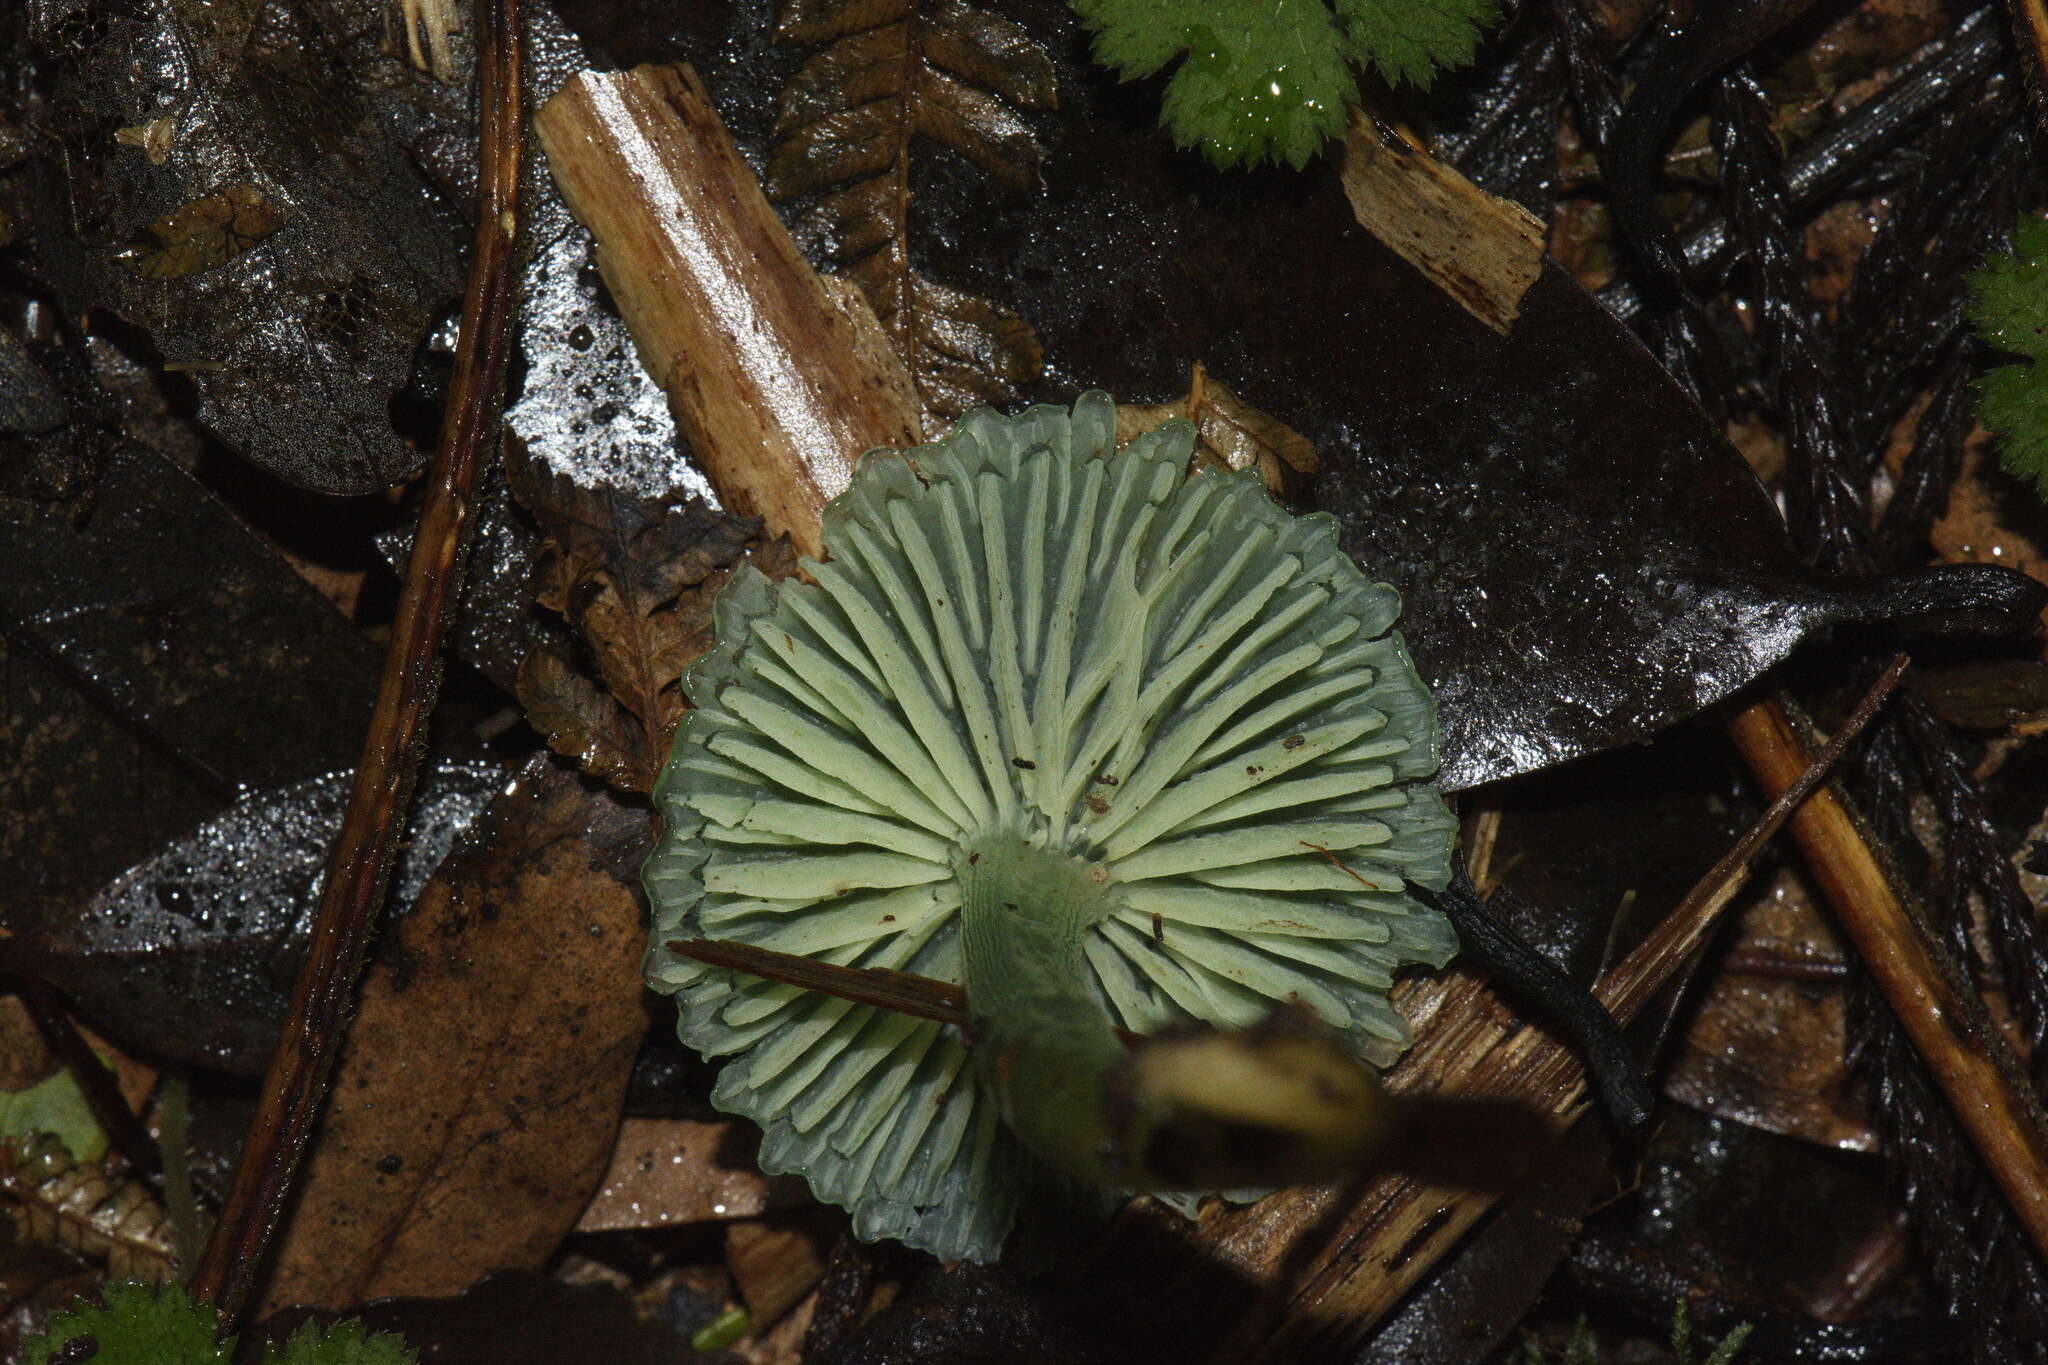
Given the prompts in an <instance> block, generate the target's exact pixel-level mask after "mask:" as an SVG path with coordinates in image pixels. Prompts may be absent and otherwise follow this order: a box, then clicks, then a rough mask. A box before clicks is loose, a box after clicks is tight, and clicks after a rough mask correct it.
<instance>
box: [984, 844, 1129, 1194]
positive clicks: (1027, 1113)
mask: <svg viewBox="0 0 2048 1365" xmlns="http://www.w3.org/2000/svg"><path fill="white" fill-rule="evenodd" d="M957 866H958V869H959V874H960V881H961V889H962V892H963V894H962V898H961V907H960V938H961V943H962V945H963V946H964V949H965V956H966V964H965V965H966V987H967V1006H968V1017H969V1021H970V1027H971V1029H972V1031H973V1034H974V1042H975V1046H974V1051H973V1054H972V1055H973V1058H974V1063H975V1067H976V1069H977V1071H978V1072H979V1073H980V1075H981V1077H982V1080H983V1083H984V1084H985V1085H987V1086H988V1089H989V1092H990V1093H991V1094H993V1095H995V1097H996V1099H997V1103H998V1104H999V1105H1000V1106H1001V1108H1002V1114H1003V1118H1004V1119H1005V1120H1006V1121H1007V1122H1008V1123H1009V1125H1010V1127H1011V1128H1012V1129H1013V1130H1014V1131H1015V1132H1016V1134H1017V1136H1018V1137H1019V1138H1020V1139H1022V1140H1023V1142H1024V1145H1025V1146H1026V1147H1028V1148H1030V1149H1031V1151H1032V1152H1033V1153H1035V1154H1036V1155H1037V1156H1038V1157H1040V1158H1041V1159H1042V1160H1045V1161H1047V1162H1050V1163H1051V1164H1052V1165H1054V1166H1056V1167H1058V1168H1059V1169H1060V1170H1062V1171H1065V1172H1067V1173H1068V1174H1070V1175H1073V1176H1076V1177H1079V1178H1081V1179H1084V1180H1087V1181H1090V1182H1092V1183H1095V1184H1100V1185H1109V1186H1112V1187H1114V1186H1118V1185H1121V1184H1123V1183H1124V1182H1123V1180H1122V1179H1120V1178H1119V1173H1118V1172H1116V1171H1115V1170H1114V1169H1112V1167H1113V1166H1114V1165H1115V1164H1116V1162H1115V1154H1114V1153H1113V1151H1112V1150H1110V1149H1111V1148H1113V1146H1114V1144H1113V1143H1111V1142H1110V1141H1109V1127H1108V1123H1107V1114H1108V1106H1109V1100H1110V1090H1109V1085H1108V1077H1109V1073H1110V1071H1111V1069H1112V1068H1113V1067H1114V1066H1115V1065H1116V1064H1117V1062H1119V1061H1120V1060H1122V1056H1123V1048H1122V1047H1121V1046H1119V1044H1118V1043H1117V1040H1116V1034H1115V1031H1114V1027H1113V1025H1112V1024H1111V1022H1110V1018H1109V1012H1108V1010H1107V1009H1106V1008H1104V1006H1103V1003H1102V1000H1101V999H1100V997H1099V996H1098V995H1097V994H1096V993H1095V991H1094V990H1093V989H1092V988H1091V983H1090V980H1089V973H1088V964H1087V959H1086V955H1085V953H1084V951H1083V948H1082V944H1083V942H1084V936H1085V935H1086V933H1087V931H1088V930H1089V929H1090V928H1092V927H1093V926H1094V925H1095V924H1097V923H1099V922H1100V921H1102V920H1104V919H1106V918H1108V916H1109V915H1110V913H1111V912H1112V911H1114V910H1115V908H1116V900H1115V897H1114V895H1113V894H1112V892H1111V891H1110V886H1109V879H1108V875H1107V873H1106V872H1105V871H1104V869H1102V868H1101V867H1100V866H1099V865H1092V864H1090V863H1087V862H1085V861H1083V860H1082V859H1080V858H1076V857H1073V856H1072V855H1070V854H1066V853H1061V852H1058V851H1055V850H1051V849H1046V848H1041V847H1039V846H1038V845H1036V844H1034V843H1032V842H1031V841H1030V840H1029V839H1027V838H1025V837H1023V836H1022V835H1021V834H1016V833H1008V832H1005V833H999V834H994V835H991V836H987V837H984V838H981V839H976V840H972V841H970V842H969V843H967V844H966V845H965V848H964V851H963V853H962V855H961V856H960V858H959V860H958V864H957Z"/></svg>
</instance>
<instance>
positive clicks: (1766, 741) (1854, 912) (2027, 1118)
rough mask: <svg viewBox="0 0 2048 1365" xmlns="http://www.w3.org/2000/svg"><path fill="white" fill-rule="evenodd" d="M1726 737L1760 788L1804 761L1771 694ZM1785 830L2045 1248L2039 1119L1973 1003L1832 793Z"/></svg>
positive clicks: (2045, 1149) (2046, 1136)
mask: <svg viewBox="0 0 2048 1365" xmlns="http://www.w3.org/2000/svg"><path fill="white" fill-rule="evenodd" d="M1729 733H1730V734H1731V735H1732V736H1733V737H1734V739H1735V743H1736V747H1737V748H1739V749H1740V750H1741V751H1742V756H1743V758H1744V759H1745V760H1746V761H1747V762H1748V764H1749V766H1750V768H1751V769H1752V770H1753V771H1754V772H1755V773H1756V775H1757V777H1758V779H1759V780H1760V781H1762V782H1763V784H1764V787H1765V789H1766V790H1769V791H1776V790H1779V789H1780V788H1782V787H1783V786H1784V785H1785V783H1786V782H1787V781H1788V780H1789V778H1790V774H1792V773H1793V772H1796V771H1797V770H1798V768H1799V766H1800V764H1801V763H1802V762H1803V761H1804V759H1805V755H1806V746H1805V744H1804V743H1803V742H1802V741H1801V740H1800V738H1799V736H1798V735H1797V733H1796V732H1795V731H1794V730H1793V728H1792V723H1791V721H1790V720H1789V719H1788V718H1787V716H1786V713H1785V708H1784V705H1783V703H1782V702H1781V701H1779V700H1778V699H1777V698H1775V697H1773V698H1770V699H1768V700H1765V701H1761V702H1758V703H1756V704H1755V705H1754V706H1751V707H1749V708H1748V709H1746V710H1744V711H1742V712H1741V713H1740V714H1738V715H1737V716H1736V717H1735V719H1734V720H1733V721H1732V722H1730V724H1729ZM1792 833H1793V835H1794V836H1795V837H1797V839H1798V840H1799V846H1800V848H1801V850H1802V851H1803V852H1804V853H1805V854H1806V860H1807V864H1808V866H1809V867H1811V868H1812V870H1813V873H1814V875H1815V877H1816V879H1817V880H1818V881H1819V883H1820V887H1821V891H1822V893H1823V894H1824V895H1825V896H1826V897H1827V900H1828V903H1829V904H1830V905H1831V906H1832V907H1833V908H1834V911H1835V917H1836V919H1837V920H1838V921H1840V923H1841V926H1842V928H1843V930H1844V931H1845V933H1846V935H1847V937H1848V939H1849V941H1850V942H1851V943H1852V944H1853V945H1855V948H1856V951H1857V954H1858V955H1859V956H1860V957H1861V958H1862V959H1863V963H1864V965H1865V966H1866V967H1867V968H1869V970H1870V974H1871V976H1872V977H1873V978H1874V979H1875V981H1876V982H1877V987H1878V989H1879V990H1880V991H1881V992H1883V994H1884V997H1885V1000H1886V1001H1887V1002H1888V1003H1889V1004H1890V1005H1891V1008H1892V1011H1893V1013H1895V1014H1896V1015H1897V1016H1898V1018H1899V1022H1900V1023H1901V1024H1902V1025H1903V1026H1904V1027H1905V1030H1906V1033H1907V1036H1908V1037H1910V1038H1911V1039H1912V1040H1913V1046H1914V1047H1915V1048H1916V1049H1917V1050H1918V1051H1919V1053H1920V1056H1921V1058H1922V1060H1924V1061H1925V1062H1926V1063H1927V1069H1928V1071H1929V1072H1930V1073H1931V1074H1932V1075H1933V1077H1934V1079H1935V1082H1936V1084H1938V1085H1939V1086H1940V1087H1941V1089H1942V1093H1944V1094H1945V1095H1947V1096H1948V1099H1949V1103H1950V1104H1951V1105H1953V1106H1954V1108H1955V1111H1956V1117H1957V1118H1958V1119H1960V1120H1961V1121H1962V1125H1963V1129H1964V1131H1965V1132H1967V1133H1969V1135H1970V1139H1971V1141H1972V1142H1973V1143H1974V1144H1975V1145H1976V1148H1977V1151H1978V1153H1979V1154H1980V1155H1981V1156H1982V1157H1983V1158H1984V1163H1985V1165H1986V1166H1987V1167H1989V1168H1990V1171H1991V1174H1992V1176H1993V1177H1994V1178H1995V1179H1996V1180H1997V1181H1998V1184H1999V1186H2000V1188H2001V1189H2003V1190H2004V1191H2005V1196H2006V1198H2007V1199H2008V1200H2010V1201H2011V1203H2012V1207H2013V1212H2015V1213H2016V1214H2018V1215H2019V1219H2020V1223H2021V1224H2022V1225H2023V1226H2024V1227H2025V1228H2026V1230H2027V1235H2028V1236H2029V1237H2030V1238H2032V1240H2033V1242H2034V1245H2035V1246H2036V1247H2038V1248H2040V1249H2041V1250H2042V1251H2043V1253H2048V1116H2044V1115H2043V1113H2042V1111H2041V1106H2040V1104H2039V1103H2038V1102H2037V1101H2036V1100H2035V1099H2034V1097H2033V1094H2032V1092H2031V1091H2030V1090H2029V1089H2028V1087H2027V1083H2026V1081H2025V1080H2024V1079H2023V1077H2022V1075H2021V1072H2020V1069H2019V1064H2018V1062H2017V1060H2016V1059H2015V1058H2014V1057H2013V1055H2012V1051H2011V1049H2010V1047H2009V1046H2008V1045H2007V1043H2006V1041H2005V1037H2004V1035H2003V1034H2001V1033H2000V1032H1999V1030H1998V1028H1997V1026H1996V1025H1995V1024H1993V1023H1992V1022H1991V1019H1990V1017H1989V1015H1988V1014H1987V1013H1986V1012H1985V1009H1984V1002H1983V1001H1982V1000H1981V999H1980V998H1978V996H1977V994H1976V993H1975V992H1974V991H1971V990H1969V989H1968V988H1967V987H1966V986H1964V985H1963V984H1962V983H1963V977H1962V974H1961V973H1960V972H1959V970H1958V969H1957V968H1956V966H1955V964H1954V963H1953V962H1952V961H1951V960H1950V959H1949V957H1948V954H1947V952H1946V951H1945V950H1944V949H1943V948H1942V946H1941V945H1940V944H1939V943H1938V942H1936V940H1935V939H1934V937H1933V935H1931V934H1930V933H1929V932H1928V930H1927V927H1926V925H1925V924H1924V923H1922V921H1921V920H1920V919H1919V918H1918V917H1917V916H1916V915H1915V914H1914V913H1913V912H1912V910H1910V909H1909V908H1908V907H1907V905H1906V904H1905V902H1904V901H1902V900H1901V899H1900V896H1899V893H1898V891H1897V889H1896V888H1895V887H1894V886H1893V884H1892V881H1891V878H1889V877H1888V876H1886V874H1885V869H1884V866H1883V864H1882V863H1881V862H1880V861H1879V859H1878V856H1877V854H1876V853H1875V852H1874V851H1873V850H1872V848H1871V845H1870V843H1869V841H1868V840H1866V839H1865V838H1864V836H1863V832H1862V830H1861V829H1860V828H1858V826H1857V823H1856V821H1855V819H1854V817H1853V816H1852V815H1851V814H1850V812H1849V809H1848V807H1847V806H1846V805H1844V804H1843V802H1842V799H1841V798H1840V797H1839V796H1837V795H1836V794H1835V793H1834V792H1832V791H1824V792H1820V793H1818V794H1817V795H1816V796H1815V797H1814V799H1813V800H1812V801H1811V802H1810V803H1808V804H1807V805H1806V806H1805V807H1804V808H1803V809H1802V810H1801V811H1800V812H1799V814H1798V815H1797V816H1795V817H1794V818H1793V822H1792Z"/></svg>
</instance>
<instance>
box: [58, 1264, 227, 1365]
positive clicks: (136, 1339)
mask: <svg viewBox="0 0 2048 1365" xmlns="http://www.w3.org/2000/svg"><path fill="white" fill-rule="evenodd" d="M219 1329H220V1315H219V1314H218V1313H216V1312H215V1311H214V1309H213V1305H211V1304H198V1303H194V1302H193V1301H192V1296H191V1295H190V1294H187V1293H186V1292H185V1291H184V1289H182V1288H180V1287H178V1286H176V1285H164V1286H155V1285H146V1284H137V1283H135V1282H134V1281H122V1282H119V1283H115V1284H110V1285H108V1286H107V1287H106V1288H105V1289H104V1290H102V1291H101V1293H100V1302H99V1303H97V1304H92V1303H85V1302H82V1301H81V1302H80V1303H79V1304H78V1305H77V1306H76V1307H73V1308H70V1309H67V1310H65V1311H64V1312H61V1313H59V1314H57V1315H56V1316H55V1317H53V1318H51V1319H50V1325H49V1326H48V1327H47V1328H46V1329H44V1331H43V1334H42V1335H41V1336H39V1337H36V1338H35V1339H34V1340H32V1341H30V1342H29V1343H28V1346H27V1348H26V1354H25V1355H24V1356H23V1360H24V1361H25V1362H26V1365H47V1362H48V1361H50V1360H51V1359H52V1358H53V1357H55V1356H56V1354H57V1352H58V1351H59V1350H60V1349H62V1348H63V1346H64V1345H65V1344H66V1343H67V1342H69V1341H71V1340H73V1339H74V1338H77V1337H91V1338H92V1339H93V1341H94V1343H95V1344H96V1347H97V1349H95V1350H94V1351H93V1353H92V1355H91V1360H92V1362H93V1365H226V1362H227V1361H228V1360H229V1358H230V1357H231V1356H232V1354H233V1351H234V1340H233V1338H229V1339H228V1340H227V1341H225V1342H223V1341H221V1340H220V1339H219V1337H218V1336H217V1335H216V1334H217V1333H218V1331H219Z"/></svg>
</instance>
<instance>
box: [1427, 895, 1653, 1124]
mask: <svg viewBox="0 0 2048 1365" xmlns="http://www.w3.org/2000/svg"><path fill="white" fill-rule="evenodd" d="M1414 890H1415V894H1416V895H1417V896H1418V897H1419V898H1420V899H1421V900H1423V901H1424V902H1425V903H1426V904H1428V905H1430V906H1432V907H1434V908H1435V909H1437V910H1439V911H1441V912H1442V913H1443V915H1444V917H1445V918H1447V919H1448V920H1450V922H1451V926H1452V927H1453V928H1455V929H1456V930H1457V931H1458V941H1459V942H1460V943H1461V944H1462V945H1463V947H1464V950H1465V951H1466V952H1467V953H1470V954H1471V955H1472V956H1473V957H1474V958H1476V959H1477V960H1478V961H1479V962H1480V963H1482V964H1483V965H1484V966H1485V967H1486V969H1487V971H1489V972H1491V973H1492V974H1493V975H1494V977H1495V978H1496V979H1497V980H1498V981H1499V982H1500V983H1501V984H1502V985H1503V986H1505V987H1506V988H1507V990H1508V991H1509V992H1510V993H1511V994H1513V995H1514V996H1516V997H1517V998H1518V999H1520V1000H1521V1001H1522V1002H1523V1003H1524V1004H1526V1005H1528V1006H1530V1007H1531V1008H1533V1009H1534V1010H1535V1011H1536V1013H1537V1015H1538V1016H1539V1017H1541V1018H1542V1019H1543V1020H1544V1021H1545V1022H1546V1023H1549V1024H1552V1025H1554V1026H1555V1027H1556V1028H1558V1029H1559V1030H1561V1031H1562V1032H1563V1033H1564V1034H1565V1036H1566V1037H1568V1038H1570V1039H1571V1040H1572V1042H1573V1043H1574V1044H1575V1045H1576V1046H1577V1047H1578V1050H1579V1052H1580V1054H1581V1055H1582V1056H1583V1057H1584V1059H1585V1063H1586V1073H1587V1075H1588V1076H1590V1077H1591V1078H1592V1080H1593V1086H1594V1089H1595V1090H1597V1091H1598V1092H1599V1095H1600V1107H1601V1108H1603V1109H1604V1110H1606V1111H1607V1116H1608V1117H1609V1118H1610V1119H1612V1120H1613V1121H1614V1124H1615V1126H1616V1127H1618V1128H1620V1129H1621V1130H1622V1131H1623V1132H1625V1133H1634V1132H1637V1131H1639V1130H1641V1128H1642V1127H1643V1125H1644V1124H1646V1123H1648V1122H1649V1119H1650V1106H1651V1102H1652V1101H1651V1096H1650V1091H1649V1087H1648V1086H1646V1085H1645V1084H1644V1083H1643V1076H1642V1071H1641V1069H1640V1068H1638V1067H1637V1065H1636V1059H1635V1054H1634V1052H1633V1050H1632V1049H1630V1047H1629V1045H1628V1039H1627V1038H1625V1037H1623V1036H1622V1032H1621V1025H1620V1024H1618V1023H1616V1022H1615V1020H1614V1016H1613V1015H1611V1014H1609V1013H1608V1012H1607V1009H1606V1007H1605V1006H1603V1005H1602V1004H1601V1003H1600V1002H1599V1001H1598V1000H1597V999H1595V998H1594V996H1593V993H1592V992H1591V991H1590V990H1588V989H1586V987H1584V986H1581V985H1580V984H1579V983H1578V982H1576V981H1574V980H1572V979H1571V978H1570V977H1569V976H1566V975H1565V974H1564V971H1563V969H1562V968H1560V967H1559V966H1558V965H1557V964H1556V963H1555V962H1552V961H1551V960H1550V959H1549V958H1547V957H1545V956H1544V955H1543V954H1542V953H1540V952H1538V951H1537V950H1536V949H1535V948H1534V947H1532V946H1530V944H1529V943H1528V942H1527V941H1526V940H1524V939H1523V938H1522V936H1521V935H1520V934H1517V933H1516V932H1515V931H1514V930H1513V929H1510V928H1509V927H1508V926H1507V925H1506V923H1504V922H1503V921H1502V920H1501V918H1500V917H1499V916H1498V915H1496V914H1495V913H1494V912H1493V910H1492V909H1491V908H1490V907H1489V906H1488V905H1487V903H1486V902H1485V901H1484V900H1482V899H1480V896H1479V892H1478V890H1477V889H1476V888H1475V887H1474V886H1473V885H1472V878H1471V876H1470V874H1468V873H1467V872H1466V871H1465V869H1464V868H1462V867H1460V868H1459V869H1458V871H1457V874H1456V875H1455V876H1453V877H1452V879H1451V884H1450V886H1449V887H1448V888H1446V889H1445V890H1443V891H1441V892H1432V891H1429V890H1427V889H1425V888H1422V887H1416V888H1414ZM1497 894H1498V893H1497Z"/></svg>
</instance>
